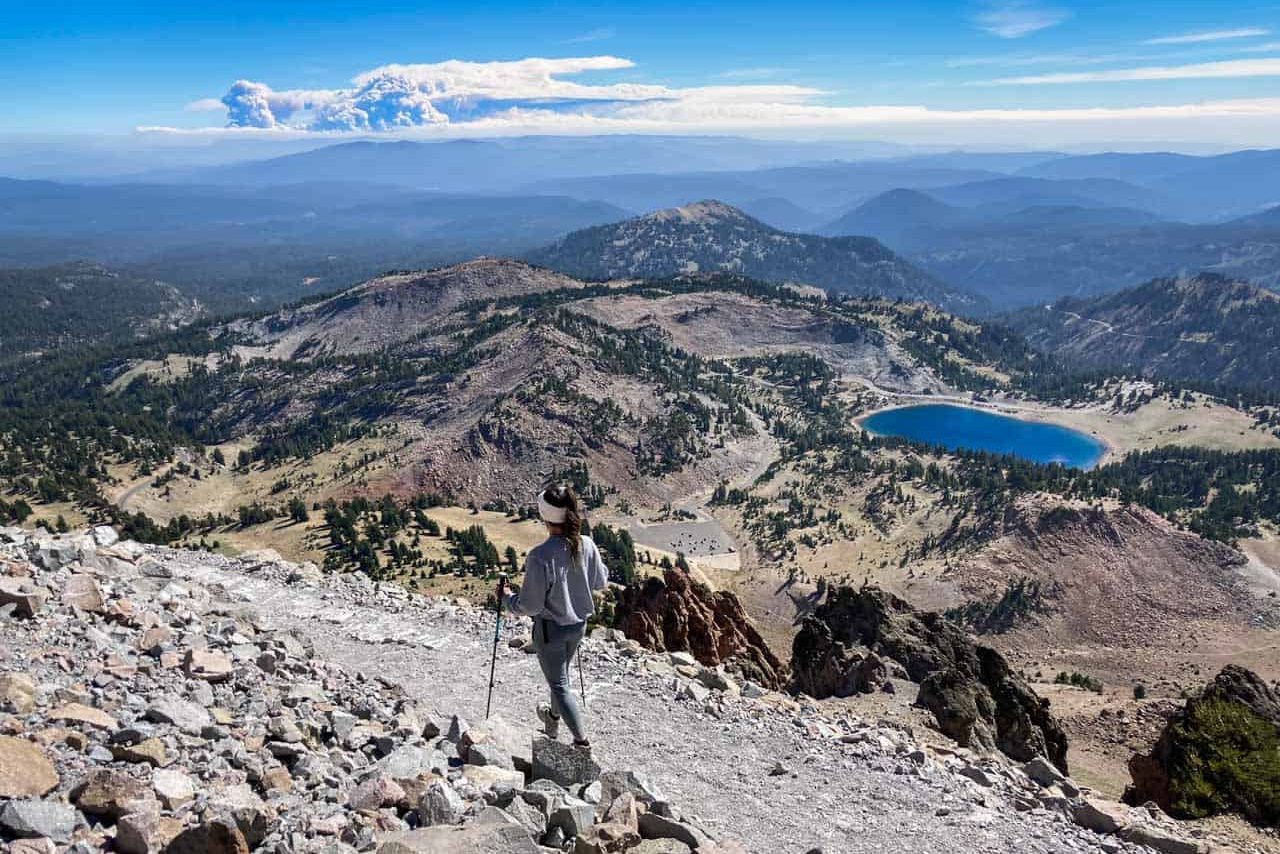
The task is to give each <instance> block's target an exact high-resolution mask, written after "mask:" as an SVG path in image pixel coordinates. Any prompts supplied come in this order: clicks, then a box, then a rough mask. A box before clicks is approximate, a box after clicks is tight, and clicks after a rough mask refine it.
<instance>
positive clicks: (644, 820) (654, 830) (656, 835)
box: [640, 812, 711, 848]
mask: <svg viewBox="0 0 1280 854" xmlns="http://www.w3.org/2000/svg"><path fill="white" fill-rule="evenodd" d="M640 835H641V836H643V837H644V838H645V839H674V840H676V841H677V842H683V843H684V844H685V845H688V846H689V847H690V848H700V847H702V846H705V845H710V844H711V839H710V838H709V837H708V836H707V835H706V834H705V833H703V832H702V831H701V830H698V829H697V828H696V827H694V826H693V825H691V824H685V823H684V822H681V821H676V820H675V819H672V818H667V817H666V816H661V815H658V814H657V813H652V812H647V813H644V814H643V815H641V816H640Z"/></svg>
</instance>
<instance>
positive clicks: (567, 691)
mask: <svg viewBox="0 0 1280 854" xmlns="http://www.w3.org/2000/svg"><path fill="white" fill-rule="evenodd" d="M586 628H587V624H586V623H574V624H573V625H571V626H560V625H557V624H556V622H555V621H554V620H544V619H540V618H534V632H533V640H534V648H535V649H536V650H537V651H538V664H540V665H541V666H542V675H543V676H545V677H546V678H547V685H548V686H549V687H550V688H551V710H552V711H553V712H555V713H556V714H557V715H559V716H560V717H561V718H563V719H564V722H565V724H566V725H567V726H568V727H569V731H570V732H572V733H573V737H574V738H575V739H577V740H578V741H586V739H587V728H586V726H585V725H584V724H583V722H582V713H581V712H580V711H579V709H578V701H577V700H576V699H574V696H573V686H572V685H571V684H570V669H569V665H570V664H572V663H573V656H574V653H576V652H577V651H578V644H580V643H582V635H583V633H584V632H585V631H586Z"/></svg>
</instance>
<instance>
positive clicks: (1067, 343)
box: [1008, 274, 1280, 391]
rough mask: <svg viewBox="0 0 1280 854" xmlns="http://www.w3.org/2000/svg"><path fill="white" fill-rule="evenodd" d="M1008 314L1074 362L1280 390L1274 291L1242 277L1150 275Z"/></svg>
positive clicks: (1279, 317)
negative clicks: (1102, 292) (1100, 292)
mask: <svg viewBox="0 0 1280 854" xmlns="http://www.w3.org/2000/svg"><path fill="white" fill-rule="evenodd" d="M1008 321H1009V324H1010V325H1011V326H1013V328H1015V329H1016V330H1018V331H1019V332H1021V333H1022V334H1023V335H1025V336H1026V338H1027V340H1028V342H1029V343H1030V344H1031V345H1032V346H1033V347H1035V348H1037V349H1039V350H1041V351H1044V352H1048V353H1053V354H1055V355H1058V356H1060V357H1063V358H1064V359H1066V360H1067V361H1069V362H1071V363H1074V364H1078V365H1082V366H1089V367H1095V368H1104V369H1107V370H1123V371H1129V372H1133V373H1139V374H1145V375H1147V376H1152V377H1159V378H1162V379H1168V380H1176V381H1198V382H1212V383H1222V384H1224V385H1230V386H1241V387H1258V388H1266V389H1270V390H1273V391H1275V390H1280V295H1277V294H1275V293H1273V292H1272V291H1269V290H1266V289H1264V288H1260V287H1257V286H1256V285H1251V284H1248V283H1246V282H1239V281H1232V280H1230V279H1227V278H1224V277H1222V276H1216V275H1212V274H1202V275H1197V276H1192V277H1189V278H1178V279H1155V280H1153V281H1151V282H1147V283H1146V284H1144V285H1142V286H1140V287H1137V288H1132V289H1130V290H1125V291H1121V292H1119V293H1114V294H1107V295H1106V296H1101V297H1095V298H1093V299H1087V300H1080V299H1068V300H1062V301H1060V302H1057V303H1055V304H1053V305H1051V306H1044V307H1041V308H1033V309H1027V310H1026V311H1022V312H1019V313H1017V314H1014V315H1012V316H1010V317H1009V318H1008Z"/></svg>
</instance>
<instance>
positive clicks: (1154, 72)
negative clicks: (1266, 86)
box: [977, 58, 1280, 86]
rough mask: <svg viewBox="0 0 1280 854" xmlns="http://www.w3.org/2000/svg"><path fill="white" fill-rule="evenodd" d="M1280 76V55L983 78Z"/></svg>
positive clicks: (1002, 82)
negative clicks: (1264, 57)
mask: <svg viewBox="0 0 1280 854" xmlns="http://www.w3.org/2000/svg"><path fill="white" fill-rule="evenodd" d="M1277 76H1280V58H1268V59H1233V60H1227V61H1224V62H1199V63H1195V64H1193V65H1152V66H1146V67H1143V68H1117V69H1111V70H1108V71H1069V72H1063V73H1059V74H1037V75H1033V76H1029V77H1000V78H997V79H995V80H985V81H980V82H979V83H978V84H977V85H987V86H1043V85H1056V84H1065V83H1126V82H1131V81H1135V80H1201V79H1222V78H1234V77H1277Z"/></svg>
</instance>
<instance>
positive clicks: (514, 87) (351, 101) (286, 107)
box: [220, 56, 824, 132]
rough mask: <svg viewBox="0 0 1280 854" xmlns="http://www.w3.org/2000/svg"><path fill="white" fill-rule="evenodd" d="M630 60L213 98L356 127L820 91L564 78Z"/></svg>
mask: <svg viewBox="0 0 1280 854" xmlns="http://www.w3.org/2000/svg"><path fill="white" fill-rule="evenodd" d="M633 65H634V63H632V62H631V60H629V59H622V58H619V57H616V56H587V57H572V58H567V59H542V58H537V57H534V58H530V59H520V60H515V61H511V62H464V61H462V60H456V59H452V60H448V61H446V62H435V63H429V64H415V65H399V64H393V65H383V66H380V67H378V68H375V69H373V70H371V71H367V72H365V73H363V74H359V75H357V76H356V77H355V78H353V79H352V81H351V87H350V88H346V89H321V90H283V91H276V90H274V89H272V88H271V87H270V86H268V85H267V84H265V83H260V82H256V81H252V80H238V81H236V83H235V84H234V85H233V86H232V87H231V89H230V90H229V91H228V92H227V94H226V95H224V96H223V97H222V99H221V102H220V103H221V105H222V106H223V107H225V109H226V113H227V124H228V126H230V127H238V128H259V129H288V130H309V131H353V132H364V131H391V130H397V129H405V128H414V127H424V126H429V125H447V124H453V123H471V122H475V121H478V120H481V119H483V118H485V117H486V116H489V115H493V114H500V113H505V112H510V111H513V110H515V111H520V110H536V111H539V112H542V113H547V112H552V113H554V112H567V113H583V114H596V115H598V114H602V113H608V112H610V111H617V110H618V109H619V107H620V105H623V104H629V103H638V102H645V101H681V100H691V101H699V102H702V103H706V102H708V101H716V102H718V103H726V104H730V103H735V102H741V101H749V102H761V103H772V102H778V103H790V102H796V101H802V100H806V99H811V98H813V97H816V96H818V95H822V94H824V93H823V92H821V91H819V90H817V89H811V88H808V87H804V86H790V85H736V86H708V87H700V88H698V87H695V88H685V89H676V88H671V87H667V86H660V85H655V84H648V83H592V84H587V83H579V82H577V81H574V80H566V79H564V78H565V77H567V76H571V75H575V74H581V73H583V72H587V71H616V70H621V69H627V68H631V67H633Z"/></svg>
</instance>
